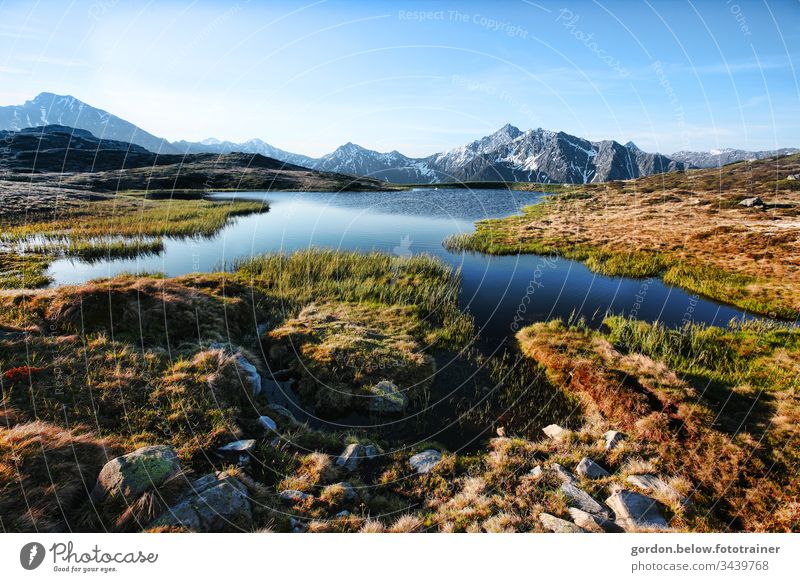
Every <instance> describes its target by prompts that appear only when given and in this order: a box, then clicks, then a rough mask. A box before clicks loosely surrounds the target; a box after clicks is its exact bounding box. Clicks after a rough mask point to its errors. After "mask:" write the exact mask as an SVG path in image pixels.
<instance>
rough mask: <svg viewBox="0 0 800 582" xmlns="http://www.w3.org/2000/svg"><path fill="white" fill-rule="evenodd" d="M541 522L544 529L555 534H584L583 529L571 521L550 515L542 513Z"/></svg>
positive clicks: (540, 515)
mask: <svg viewBox="0 0 800 582" xmlns="http://www.w3.org/2000/svg"><path fill="white" fill-rule="evenodd" d="M539 521H540V522H541V523H542V527H543V528H544V529H546V530H547V531H551V532H553V533H584V530H583V529H582V528H581V527H578V526H577V525H575V524H574V523H572V522H571V521H567V520H566V519H561V518H560V517H556V516H555V515H550V514H549V513H540V514H539Z"/></svg>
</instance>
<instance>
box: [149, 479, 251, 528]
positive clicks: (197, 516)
mask: <svg viewBox="0 0 800 582" xmlns="http://www.w3.org/2000/svg"><path fill="white" fill-rule="evenodd" d="M252 522H253V514H252V507H251V503H250V497H249V496H248V494H247V488H246V487H245V486H244V485H243V484H242V483H241V482H240V481H239V480H238V479H236V478H234V477H231V476H230V475H228V474H227V473H225V472H218V473H210V474H208V475H204V476H203V477H200V478H199V479H197V480H195V481H194V482H193V483H192V487H191V492H190V493H188V494H187V495H186V496H185V497H183V498H182V499H181V500H180V501H178V503H176V504H175V505H174V506H172V507H171V508H170V509H168V510H167V511H166V512H165V513H164V515H162V516H161V517H160V518H158V519H157V520H156V521H155V522H154V523H153V524H152V526H178V527H184V528H186V529H188V530H191V531H198V532H218V531H236V530H242V529H249V528H250V527H251V525H252Z"/></svg>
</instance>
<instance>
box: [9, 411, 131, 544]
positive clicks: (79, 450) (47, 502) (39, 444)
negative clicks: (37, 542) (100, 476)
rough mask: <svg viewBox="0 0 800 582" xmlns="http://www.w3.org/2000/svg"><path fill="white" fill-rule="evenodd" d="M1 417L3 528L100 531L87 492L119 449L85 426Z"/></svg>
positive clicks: (36, 530) (28, 530)
mask: <svg viewBox="0 0 800 582" xmlns="http://www.w3.org/2000/svg"><path fill="white" fill-rule="evenodd" d="M0 407H2V408H5V406H4V404H3V403H0ZM0 421H1V422H0V531H4V532H58V531H61V532H63V531H90V530H96V529H97V525H98V523H99V516H98V514H97V512H96V510H95V509H94V508H93V507H92V505H91V504H90V503H89V502H88V493H89V491H91V489H92V487H94V481H95V478H96V476H97V473H98V472H99V471H100V468H101V467H102V466H103V465H104V464H105V463H106V461H107V460H109V459H110V458H113V457H114V456H115V454H114V453H115V452H116V451H117V450H119V449H117V448H116V447H114V446H113V445H112V444H111V443H110V442H109V441H108V440H107V439H102V438H99V437H97V436H96V435H94V434H92V433H91V432H87V431H85V430H80V429H75V430H65V429H62V428H60V427H58V426H55V425H53V424H50V423H46V422H40V421H34V422H21V423H19V424H15V423H14V422H13V419H12V417H11V415H9V414H8V413H6V414H4V415H3V418H2V419H0Z"/></svg>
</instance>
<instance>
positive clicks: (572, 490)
mask: <svg viewBox="0 0 800 582" xmlns="http://www.w3.org/2000/svg"><path fill="white" fill-rule="evenodd" d="M560 491H561V493H563V494H564V496H565V497H566V498H567V499H569V501H570V503H572V504H573V505H574V506H575V507H577V508H578V509H581V510H583V511H585V512H586V513H591V514H593V515H599V516H600V517H603V518H605V519H610V518H611V513H610V512H609V511H608V509H607V508H605V507H603V506H602V505H601V504H600V503H599V502H598V501H596V500H595V499H594V498H593V497H592V496H591V495H589V494H588V493H586V491H584V490H583V489H579V488H578V487H576V486H575V485H573V484H572V483H564V484H562V485H561V488H560Z"/></svg>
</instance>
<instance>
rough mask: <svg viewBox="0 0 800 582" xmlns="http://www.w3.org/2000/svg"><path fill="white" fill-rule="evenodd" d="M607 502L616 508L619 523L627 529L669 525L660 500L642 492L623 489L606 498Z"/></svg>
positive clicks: (656, 527) (658, 527)
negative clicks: (660, 505) (662, 511)
mask: <svg viewBox="0 0 800 582" xmlns="http://www.w3.org/2000/svg"><path fill="white" fill-rule="evenodd" d="M606 504H608V506H609V507H610V508H611V509H613V510H614V513H615V514H616V516H617V524H619V525H620V526H622V528H623V529H624V530H625V531H636V530H638V529H665V528H667V527H668V524H667V520H666V519H664V516H663V515H662V514H661V509H660V508H659V504H658V502H657V501H656V500H655V499H651V498H650V497H647V496H646V495H642V494H641V493H635V492H634V491H628V490H627V489H622V490H620V491H617V492H616V493H614V494H613V495H612V496H611V497H609V498H608V499H606Z"/></svg>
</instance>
